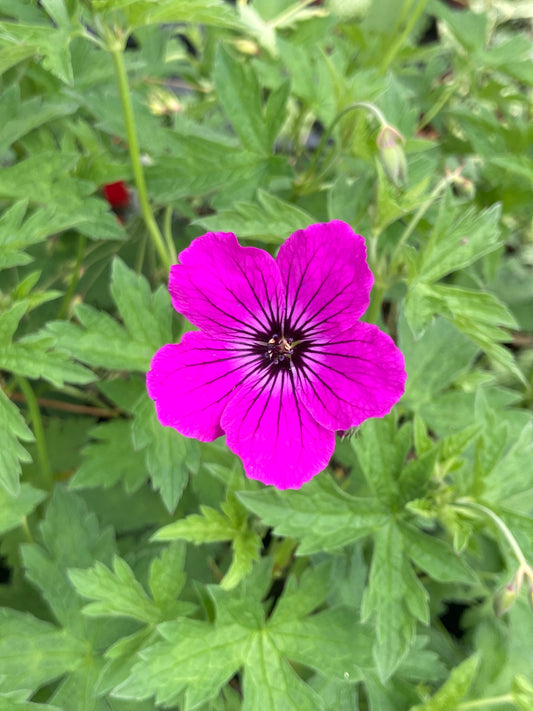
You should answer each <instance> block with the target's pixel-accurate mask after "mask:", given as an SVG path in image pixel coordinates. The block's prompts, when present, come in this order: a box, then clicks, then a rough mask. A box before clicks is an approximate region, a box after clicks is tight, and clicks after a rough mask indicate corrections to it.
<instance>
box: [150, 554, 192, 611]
mask: <svg viewBox="0 0 533 711" xmlns="http://www.w3.org/2000/svg"><path fill="white" fill-rule="evenodd" d="M185 551H186V547H185V544H184V543H181V542H178V543H172V544H171V545H170V546H167V548H165V550H164V551H162V553H161V555H160V556H159V558H154V560H153V561H152V564H151V566H150V577H149V580H148V583H149V586H150V592H151V593H152V597H153V598H154V600H155V602H156V603H157V605H159V607H161V608H162V609H164V608H165V607H168V606H169V605H170V606H172V605H173V603H174V601H175V599H176V598H177V597H178V595H179V594H180V592H181V591H182V589H183V586H184V585H185V581H186V575H185V572H184V565H185Z"/></svg>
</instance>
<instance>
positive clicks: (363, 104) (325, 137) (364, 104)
mask: <svg viewBox="0 0 533 711" xmlns="http://www.w3.org/2000/svg"><path fill="white" fill-rule="evenodd" d="M356 109H365V110H366V111H370V112H371V113H373V114H374V116H375V117H376V118H377V119H378V121H379V122H380V124H381V125H382V126H386V125H387V120H386V118H385V116H383V114H382V113H381V111H380V110H379V109H378V107H377V106H374V104H371V103H369V102H368V101H357V102H356V103H354V104H350V106H347V107H346V108H345V109H343V110H342V111H339V113H338V114H337V115H336V116H335V118H334V119H333V121H332V122H331V124H330V125H329V128H328V130H327V131H324V133H323V134H322V138H321V140H320V143H319V144H318V147H317V149H316V151H315V154H314V156H313V160H312V161H311V165H310V166H309V170H308V171H307V176H308V177H310V176H312V175H313V174H314V172H315V171H316V167H317V163H318V161H319V159H320V156H321V155H322V153H323V151H324V148H325V147H326V144H327V142H328V141H329V139H330V138H331V134H332V133H333V130H334V128H335V126H336V125H337V124H338V123H339V121H340V120H341V119H342V118H344V117H345V116H346V114H348V113H350V111H355V110H356Z"/></svg>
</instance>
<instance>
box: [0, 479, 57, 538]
mask: <svg viewBox="0 0 533 711" xmlns="http://www.w3.org/2000/svg"><path fill="white" fill-rule="evenodd" d="M44 499H46V493H45V492H44V491H40V489H34V488H33V486H30V485H29V484H22V486H21V487H20V491H19V493H18V495H17V496H11V495H10V494H8V493H7V492H6V491H4V490H3V489H1V488H0V533H4V532H5V531H9V530H10V529H11V528H16V527H17V526H20V525H21V524H22V523H23V522H24V520H25V518H26V516H27V515H28V514H30V513H31V512H32V511H33V509H34V508H35V507H36V506H37V505H38V504H40V503H41V501H44Z"/></svg>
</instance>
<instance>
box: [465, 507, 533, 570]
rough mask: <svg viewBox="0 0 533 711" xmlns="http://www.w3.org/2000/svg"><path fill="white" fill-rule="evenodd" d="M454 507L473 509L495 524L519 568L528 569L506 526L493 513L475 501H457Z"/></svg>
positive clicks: (515, 541)
mask: <svg viewBox="0 0 533 711" xmlns="http://www.w3.org/2000/svg"><path fill="white" fill-rule="evenodd" d="M454 505H455V506H457V507H459V506H460V507H461V508H462V507H466V508H470V509H474V510H475V511H481V512H482V513H483V514H484V515H485V516H487V518H490V520H491V521H492V522H493V523H495V524H496V526H497V527H498V529H499V530H500V532H501V533H502V534H503V536H504V538H505V540H506V541H507V543H508V544H509V546H510V548H511V550H512V551H513V553H514V555H515V556H516V559H517V560H518V562H519V563H520V566H521V567H522V568H524V569H526V570H529V569H530V566H529V563H528V562H527V560H526V557H525V555H524V554H523V553H522V549H521V548H520V546H519V545H518V541H517V540H516V538H515V537H514V536H513V534H512V533H511V531H510V530H509V528H508V527H507V525H506V524H505V523H504V522H503V521H502V520H501V518H500V517H499V516H498V515H497V514H495V513H494V511H492V510H491V509H489V508H487V506H483V504H478V503H477V502H476V501H457V502H456V503H455V504H454Z"/></svg>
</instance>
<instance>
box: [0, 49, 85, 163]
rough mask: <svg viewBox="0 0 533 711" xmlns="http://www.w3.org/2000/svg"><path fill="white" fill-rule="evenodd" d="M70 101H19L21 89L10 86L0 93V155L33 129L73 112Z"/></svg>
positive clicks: (58, 99) (74, 108)
mask: <svg viewBox="0 0 533 711" xmlns="http://www.w3.org/2000/svg"><path fill="white" fill-rule="evenodd" d="M0 61H1V60H0ZM76 108H77V107H76V104H75V103H74V102H73V101H67V100H65V99H62V98H55V97H54V98H43V97H40V96H34V97H32V98H30V99H26V100H25V101H21V100H20V87H19V86H18V85H16V84H14V85H12V86H11V87H9V89H7V90H6V91H4V92H3V94H2V106H1V107H0V154H3V153H5V152H6V151H7V150H8V149H9V147H10V146H11V145H12V144H13V143H15V141H18V140H19V139H20V138H22V137H23V136H25V135H26V134H28V133H29V132H30V131H32V130H33V129H35V128H37V127H38V126H42V125H43V124H46V123H48V122H49V121H51V120H52V119H55V118H58V117H60V116H67V115H68V114H71V113H73V112H74V111H75V110H76Z"/></svg>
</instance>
